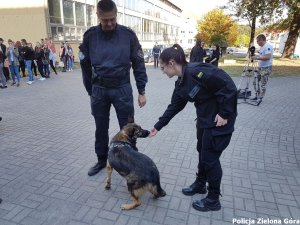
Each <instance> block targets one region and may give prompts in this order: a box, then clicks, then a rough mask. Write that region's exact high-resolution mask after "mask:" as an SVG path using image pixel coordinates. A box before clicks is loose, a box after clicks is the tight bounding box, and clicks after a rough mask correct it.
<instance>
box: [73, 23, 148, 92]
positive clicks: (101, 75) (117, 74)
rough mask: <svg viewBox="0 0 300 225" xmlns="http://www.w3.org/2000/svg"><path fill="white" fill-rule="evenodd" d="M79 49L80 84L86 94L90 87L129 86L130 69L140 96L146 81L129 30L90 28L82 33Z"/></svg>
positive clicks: (140, 53)
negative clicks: (81, 82)
mask: <svg viewBox="0 0 300 225" xmlns="http://www.w3.org/2000/svg"><path fill="white" fill-rule="evenodd" d="M79 49H80V53H79V58H80V64H81V68H82V76H83V83H84V85H85V88H86V90H87V92H88V93H89V95H91V92H92V85H93V84H97V83H98V84H100V86H101V84H103V85H104V86H106V85H108V86H109V85H111V84H113V85H114V86H113V87H118V86H120V85H123V84H124V83H129V82H130V68H131V67H132V68H133V74H134V77H135V80H136V85H137V89H138V91H139V93H140V94H143V93H144V91H145V86H146V83H147V81H148V78H147V74H146V68H145V63H144V55H143V51H142V49H141V45H140V43H139V41H138V39H137V36H136V34H135V33H134V32H133V31H132V30H131V29H130V28H127V27H125V26H122V25H119V24H117V25H116V28H115V30H114V31H112V32H103V30H102V29H101V25H98V26H94V27H91V28H90V29H89V30H87V31H86V32H85V34H84V36H83V43H82V44H81V45H80V47H79ZM110 87H111V86H110Z"/></svg>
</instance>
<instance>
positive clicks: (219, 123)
mask: <svg viewBox="0 0 300 225" xmlns="http://www.w3.org/2000/svg"><path fill="white" fill-rule="evenodd" d="M215 123H216V127H221V126H225V125H226V124H227V120H226V119H223V118H222V117H221V116H219V114H217V115H216V118H215Z"/></svg>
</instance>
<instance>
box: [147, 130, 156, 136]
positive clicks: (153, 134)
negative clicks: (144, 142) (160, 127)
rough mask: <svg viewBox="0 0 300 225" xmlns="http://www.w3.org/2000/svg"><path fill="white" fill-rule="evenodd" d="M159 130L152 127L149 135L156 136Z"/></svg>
mask: <svg viewBox="0 0 300 225" xmlns="http://www.w3.org/2000/svg"><path fill="white" fill-rule="evenodd" d="M157 132H158V131H157V130H156V129H155V128H152V129H151V131H150V134H149V136H148V137H154V136H155V135H156V134H157Z"/></svg>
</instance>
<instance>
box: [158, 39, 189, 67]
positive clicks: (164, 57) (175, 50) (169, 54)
mask: <svg viewBox="0 0 300 225" xmlns="http://www.w3.org/2000/svg"><path fill="white" fill-rule="evenodd" d="M159 58H160V60H161V61H162V62H164V63H168V62H169V61H170V60H171V59H174V60H175V62H176V63H178V64H180V65H186V64H187V61H186V58H185V54H184V51H183V49H182V48H181V46H180V45H179V44H174V45H173V46H172V47H170V48H166V49H165V50H163V52H162V53H161V54H160V57H159Z"/></svg>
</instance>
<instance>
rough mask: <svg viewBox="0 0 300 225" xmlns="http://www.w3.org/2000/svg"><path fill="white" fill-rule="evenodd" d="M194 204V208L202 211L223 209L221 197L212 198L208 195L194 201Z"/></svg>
mask: <svg viewBox="0 0 300 225" xmlns="http://www.w3.org/2000/svg"><path fill="white" fill-rule="evenodd" d="M192 206H193V208H194V209H196V210H198V211H202V212H207V211H218V210H220V209H221V203H220V200H219V199H210V198H208V197H206V198H203V199H201V200H198V201H194V202H193V204H192Z"/></svg>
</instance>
